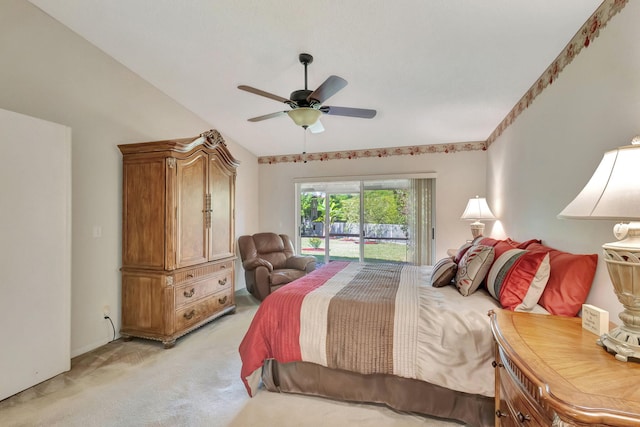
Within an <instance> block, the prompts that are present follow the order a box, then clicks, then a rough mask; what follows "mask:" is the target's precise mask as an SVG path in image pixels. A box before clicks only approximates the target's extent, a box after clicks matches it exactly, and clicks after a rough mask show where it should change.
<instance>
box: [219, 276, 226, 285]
mask: <svg viewBox="0 0 640 427" xmlns="http://www.w3.org/2000/svg"><path fill="white" fill-rule="evenodd" d="M226 284H227V278H226V277H225V278H224V279H220V280H218V285H220V286H224V285H226Z"/></svg>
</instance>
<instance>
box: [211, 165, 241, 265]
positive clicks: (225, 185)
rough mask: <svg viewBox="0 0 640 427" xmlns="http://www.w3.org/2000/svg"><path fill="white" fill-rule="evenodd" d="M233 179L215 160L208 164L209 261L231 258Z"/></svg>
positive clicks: (232, 248)
mask: <svg viewBox="0 0 640 427" xmlns="http://www.w3.org/2000/svg"><path fill="white" fill-rule="evenodd" d="M234 178H235V175H234V174H232V173H231V172H230V171H229V170H228V169H227V168H224V167H223V166H222V165H221V164H220V163H219V160H218V159H217V158H215V157H214V158H212V159H211V161H210V162H209V191H210V193H211V207H212V212H211V228H210V230H211V237H210V238H211V243H210V245H209V248H210V249H209V260H215V259H220V258H225V257H229V256H233V255H234V253H235V250H234V249H235V248H234V230H233V221H232V220H231V219H232V218H233V209H234V206H233V203H234Z"/></svg>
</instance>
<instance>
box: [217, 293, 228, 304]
mask: <svg viewBox="0 0 640 427" xmlns="http://www.w3.org/2000/svg"><path fill="white" fill-rule="evenodd" d="M218 302H219V303H220V304H226V303H227V296H226V295H225V296H223V297H222V298H218Z"/></svg>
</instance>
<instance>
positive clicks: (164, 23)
mask: <svg viewBox="0 0 640 427" xmlns="http://www.w3.org/2000/svg"><path fill="white" fill-rule="evenodd" d="M30 1H31V3H33V4H35V5H36V6H38V7H40V8H41V9H42V10H44V11H45V12H46V13H48V14H49V15H51V16H52V17H53V18H55V19H57V20H58V21H60V22H61V23H63V24H64V25H66V26H68V27H69V28H71V29H72V30H73V31H75V32H76V33H78V34H80V35H81V36H82V37H84V38H85V39H87V40H88V41H89V42H91V43H93V44H94V45H96V46H97V47H98V48H100V49H101V50H103V51H104V52H106V53H107V54H108V55H110V56H112V57H113V58H115V59H116V60H117V61H119V62H120V63H122V64H123V65H125V66H126V67H128V68H129V69H131V70H133V71H134V72H135V73H137V74H138V75H140V76H141V77H142V78H144V79H145V80H147V81H149V82H150V83H151V84H153V85H154V86H156V87H157V88H159V89H160V90H162V91H163V92H164V93H166V94H167V95H169V96H170V97H172V98H173V99H175V100H176V101H177V102H179V103H180V104H182V105H184V106H185V107H186V108H188V109H189V110H191V111H193V112H194V113H196V114H198V115H199V116H200V117H202V118H203V119H204V120H206V121H207V122H209V123H210V124H211V127H212V128H215V129H217V130H219V131H220V132H221V133H222V134H223V135H225V137H226V138H230V139H232V140H233V141H235V142H237V143H239V144H241V145H242V146H244V147H246V148H247V149H248V150H249V151H251V152H252V153H254V154H255V155H258V156H266V155H277V154H294V153H300V152H301V151H303V148H304V145H305V142H304V141H305V138H304V133H303V132H304V131H303V129H302V128H300V127H297V126H296V125H295V124H294V123H293V121H292V120H291V119H290V118H289V117H287V116H286V115H284V116H281V117H277V118H274V119H270V120H266V121H262V122H257V123H250V122H248V121H247V119H248V118H250V117H255V116H260V115H263V114H268V113H272V112H276V111H284V110H287V109H289V107H287V106H286V105H285V104H281V103H279V102H277V101H274V100H271V99H267V98H263V97H260V96H257V95H254V94H251V93H248V92H244V91H241V90H238V89H237V86H238V85H240V84H244V85H248V86H253V87H256V88H259V89H262V90H264V91H267V92H271V93H273V94H276V95H279V96H282V97H285V98H288V97H289V94H290V93H291V92H292V91H294V90H297V89H303V88H304V67H303V66H302V65H301V64H300V62H299V61H298V55H299V54H300V53H302V52H307V53H310V54H312V55H313V56H314V62H313V63H312V64H310V65H309V68H308V76H309V89H315V88H316V87H317V86H319V85H320V84H321V83H322V82H323V81H324V80H325V79H326V78H327V77H328V76H329V75H332V74H335V75H338V76H340V77H343V78H345V79H346V80H347V81H348V82H349V84H348V85H347V86H346V87H345V88H344V89H342V90H341V91H340V92H338V93H337V94H336V95H334V96H333V97H331V98H330V99H329V100H328V101H327V102H325V105H333V106H344V107H357V108H371V109H375V110H377V111H378V114H377V116H376V117H375V118H373V119H359V118H349V117H339V116H323V118H322V119H321V120H322V123H323V125H324V127H325V129H326V130H325V132H323V133H320V134H307V137H306V151H307V152H319V151H338V150H347V149H367V148H382V147H395V146H408V145H424V144H439V143H452V142H469V141H484V140H485V139H487V137H488V136H489V135H490V133H491V132H492V131H493V130H494V129H495V128H496V126H497V125H498V124H499V123H500V121H501V120H502V119H503V118H504V117H505V116H506V115H507V113H508V112H509V111H510V110H511V108H512V107H513V106H514V105H515V103H516V102H517V101H518V100H519V99H520V98H521V97H522V95H523V94H524V93H525V92H526V90H527V89H529V87H530V86H531V85H532V84H533V82H534V81H535V80H536V79H537V78H538V77H540V75H541V74H542V72H543V71H544V70H545V69H546V68H547V66H548V65H549V64H550V63H551V62H552V60H553V59H555V57H556V56H557V55H558V54H559V53H560V51H561V50H562V49H563V48H564V47H565V45H566V44H567V42H568V41H569V40H570V39H571V38H572V37H573V36H574V35H575V34H576V32H577V31H578V29H579V28H580V26H581V25H582V24H583V23H584V22H585V21H586V20H587V19H588V18H589V16H590V15H591V14H592V13H593V12H594V11H595V10H596V9H597V7H598V6H599V5H600V4H601V0H562V1H558V0H482V1H478V0H395V1H390V0H349V1H344V0H315V1H312V0H307V1H303V0H217V1H215V0H109V1H105V0H30ZM204 130H205V129H202V131H204ZM199 131H201V130H200V129H195V130H194V134H196V133H198V132H199Z"/></svg>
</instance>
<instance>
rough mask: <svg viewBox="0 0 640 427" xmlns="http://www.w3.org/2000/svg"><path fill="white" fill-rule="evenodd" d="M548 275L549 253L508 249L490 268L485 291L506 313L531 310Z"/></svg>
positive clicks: (542, 289) (540, 293) (549, 268)
mask: <svg viewBox="0 0 640 427" xmlns="http://www.w3.org/2000/svg"><path fill="white" fill-rule="evenodd" d="M550 273H551V267H550V264H549V254H547V253H543V252H530V251H526V250H524V249H510V250H508V251H505V252H503V253H502V254H501V255H500V256H499V257H498V258H497V259H496V260H495V262H494V263H493V265H492V266H491V269H490V270H489V274H488V275H487V290H488V291H489V293H490V294H491V296H493V297H494V298H495V299H497V300H498V301H500V304H501V305H502V307H503V308H505V309H507V310H514V311H531V310H533V308H534V307H535V306H536V304H537V303H538V300H539V299H540V296H541V295H542V292H543V291H544V288H545V286H546V285H547V281H548V280H549V275H550Z"/></svg>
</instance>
